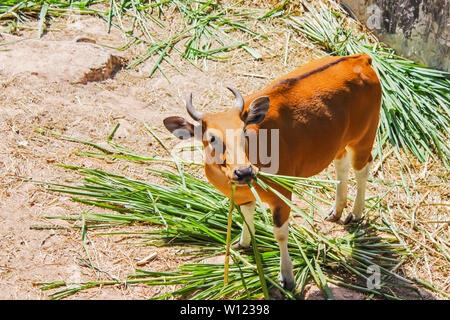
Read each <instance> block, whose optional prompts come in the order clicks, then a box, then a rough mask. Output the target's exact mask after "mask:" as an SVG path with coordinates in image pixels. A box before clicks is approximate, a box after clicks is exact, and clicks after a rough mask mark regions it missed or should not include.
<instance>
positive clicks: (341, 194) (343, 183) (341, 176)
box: [325, 152, 350, 222]
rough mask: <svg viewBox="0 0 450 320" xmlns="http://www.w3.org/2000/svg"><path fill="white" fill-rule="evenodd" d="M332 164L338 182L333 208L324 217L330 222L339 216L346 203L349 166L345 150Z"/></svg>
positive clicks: (336, 219) (348, 158)
mask: <svg viewBox="0 0 450 320" xmlns="http://www.w3.org/2000/svg"><path fill="white" fill-rule="evenodd" d="M334 166H335V168H336V177H337V180H338V181H339V183H338V184H337V186H336V199H335V201H334V205H333V208H332V209H331V211H330V213H329V214H328V216H327V217H326V218H325V220H327V221H332V222H336V221H338V220H339V219H340V218H341V215H342V211H343V210H344V208H345V206H346V205H347V192H348V186H347V182H348V171H349V168H350V157H349V154H348V153H347V152H346V153H345V154H344V155H343V156H342V157H341V158H340V159H335V160H334Z"/></svg>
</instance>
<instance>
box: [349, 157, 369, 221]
mask: <svg viewBox="0 0 450 320" xmlns="http://www.w3.org/2000/svg"><path fill="white" fill-rule="evenodd" d="M371 164H372V162H368V163H367V164H366V166H365V167H364V168H362V169H361V170H359V171H357V170H355V176H356V183H357V191H356V198H355V203H354V205H353V216H354V218H355V219H360V218H361V216H362V214H363V212H364V207H365V200H366V183H367V178H368V177H369V170H370V165H371Z"/></svg>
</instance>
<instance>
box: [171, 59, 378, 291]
mask: <svg viewBox="0 0 450 320" xmlns="http://www.w3.org/2000/svg"><path fill="white" fill-rule="evenodd" d="M228 89H230V90H231V91H232V92H233V94H234V96H235V98H236V107H234V108H230V109H229V110H227V111H224V112H219V113H207V112H205V113H203V112H199V111H197V110H195V108H194V107H193V105H192V94H190V95H189V96H188V98H187V103H186V107H187V111H188V113H189V114H190V115H191V117H192V118H193V119H194V120H196V121H198V122H199V124H198V125H193V124H191V123H189V122H188V121H186V120H185V119H184V118H182V117H169V118H166V119H165V120H164V125H165V126H166V128H167V129H168V130H169V131H171V132H172V133H174V134H175V135H176V136H178V137H180V138H183V137H184V138H186V137H193V136H196V137H197V138H199V139H201V141H202V143H203V145H204V147H205V174H206V177H207V178H208V180H209V181H210V182H211V183H212V184H213V185H214V186H215V187H216V188H217V189H218V190H220V191H221V192H222V193H223V194H224V195H226V196H227V197H230V196H231V183H235V184H236V185H237V188H236V195H235V202H236V204H238V205H240V206H241V210H242V213H243V215H244V218H245V220H246V221H247V223H248V225H249V228H250V230H249V228H247V226H245V227H244V228H243V230H242V234H241V237H240V239H239V243H237V246H238V247H239V246H240V247H248V246H249V245H250V240H251V237H250V232H252V233H254V225H253V214H254V208H255V198H254V196H253V194H252V193H251V191H250V189H249V188H248V186H247V183H248V182H249V181H250V180H252V179H254V178H255V177H256V173H257V171H258V170H260V169H261V170H262V171H264V170H265V168H266V167H267V164H266V163H262V162H261V161H260V158H258V157H256V159H254V160H253V161H252V162H250V160H249V146H248V139H249V138H248V139H247V140H246V138H245V137H246V136H251V135H250V134H248V132H252V133H253V135H255V134H256V136H261V134H262V132H263V131H264V130H266V132H269V135H270V134H272V135H273V134H274V133H273V132H274V131H273V130H276V129H277V130H278V131H276V132H277V133H278V135H277V136H278V138H279V139H278V141H275V142H273V140H272V139H271V140H270V141H268V142H267V143H266V144H267V145H266V146H264V147H266V149H268V150H273V149H274V148H273V147H274V143H275V144H276V147H277V148H278V153H277V154H276V155H275V156H278V168H277V170H276V171H275V172H274V173H276V174H280V175H288V176H296V177H310V176H313V175H315V174H318V173H319V172H321V171H322V170H323V169H325V168H326V167H327V166H328V165H329V164H330V163H331V162H332V161H333V160H334V163H335V166H336V172H337V180H338V181H339V183H338V185H337V190H336V200H335V203H334V206H333V208H332V209H331V212H330V214H329V215H328V216H327V217H326V219H327V220H329V221H337V220H339V219H340V217H341V214H342V211H343V209H344V207H345V206H346V201H347V180H348V170H349V166H350V163H351V165H352V167H353V168H354V170H355V174H356V181H357V195H356V199H355V203H354V207H353V211H352V213H351V214H349V215H348V217H347V218H346V220H345V222H344V223H349V222H353V221H358V220H360V219H361V216H362V213H363V210H364V199H365V198H364V197H365V186H366V181H367V177H368V174H369V166H370V163H371V161H372V156H371V150H372V146H373V142H374V139H375V135H376V131H377V126H378V120H379V112H380V104H381V85H380V82H379V80H378V77H377V74H376V73H375V71H374V70H373V69H372V67H371V58H370V57H369V56H368V55H366V54H357V55H352V56H345V57H326V58H322V59H319V60H315V61H312V62H310V63H308V64H306V65H304V66H302V67H300V68H298V69H297V70H295V71H293V72H291V73H289V74H287V75H285V76H283V77H281V78H279V79H277V80H275V81H274V82H272V83H271V84H269V85H268V86H267V87H266V88H264V89H263V90H261V91H258V92H256V93H253V94H251V95H248V96H246V97H242V95H241V94H240V93H239V92H238V91H237V90H236V89H233V88H228ZM246 131H247V133H246ZM229 132H232V133H233V134H232V135H231V136H232V138H230V135H229V134H228V133H229ZM246 141H247V143H246ZM258 147H262V146H261V140H259V144H258ZM271 156H272V158H273V156H274V155H273V154H272V155H271ZM239 157H240V158H241V159H242V160H241V161H237V160H236V158H239ZM272 186H273V187H274V188H276V190H278V191H279V192H280V193H281V194H283V195H284V196H285V197H287V198H288V199H290V197H291V194H290V192H289V191H287V190H286V189H284V188H282V187H280V186H278V185H272ZM255 187H256V190H257V192H258V194H259V196H260V197H261V199H262V201H263V202H265V203H267V204H268V205H269V207H270V209H271V211H272V216H273V222H274V235H275V238H276V240H277V241H278V243H279V246H280V255H281V259H280V269H281V275H280V280H281V283H282V285H283V286H284V287H285V288H287V289H292V288H293V286H294V275H293V272H292V262H291V259H290V257H289V253H288V247H287V240H288V235H289V229H288V218H289V213H290V207H289V206H288V205H287V204H286V203H285V202H284V201H282V200H281V199H280V198H279V197H278V196H276V195H275V194H274V193H272V192H270V191H265V190H263V189H262V188H259V187H258V186H256V184H255ZM244 225H245V224H244Z"/></svg>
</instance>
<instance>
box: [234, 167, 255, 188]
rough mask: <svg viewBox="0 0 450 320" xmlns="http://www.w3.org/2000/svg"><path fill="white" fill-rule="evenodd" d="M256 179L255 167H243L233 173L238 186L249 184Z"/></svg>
mask: <svg viewBox="0 0 450 320" xmlns="http://www.w3.org/2000/svg"><path fill="white" fill-rule="evenodd" d="M254 179H256V170H255V169H254V168H253V166H248V167H241V168H239V169H237V170H234V172H233V180H234V181H235V182H236V183H237V184H247V183H248V182H250V181H251V180H254Z"/></svg>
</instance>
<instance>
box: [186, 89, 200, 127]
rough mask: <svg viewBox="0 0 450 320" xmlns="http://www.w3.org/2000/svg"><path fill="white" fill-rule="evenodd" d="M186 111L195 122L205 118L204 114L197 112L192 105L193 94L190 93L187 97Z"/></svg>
mask: <svg viewBox="0 0 450 320" xmlns="http://www.w3.org/2000/svg"><path fill="white" fill-rule="evenodd" d="M186 110H187V112H188V113H189V115H190V116H191V117H192V119H194V120H195V121H200V118H201V117H202V116H203V113H202V112H200V111H197V110H195V108H194V106H193V105H192V93H189V94H188V95H187V97H186Z"/></svg>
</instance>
